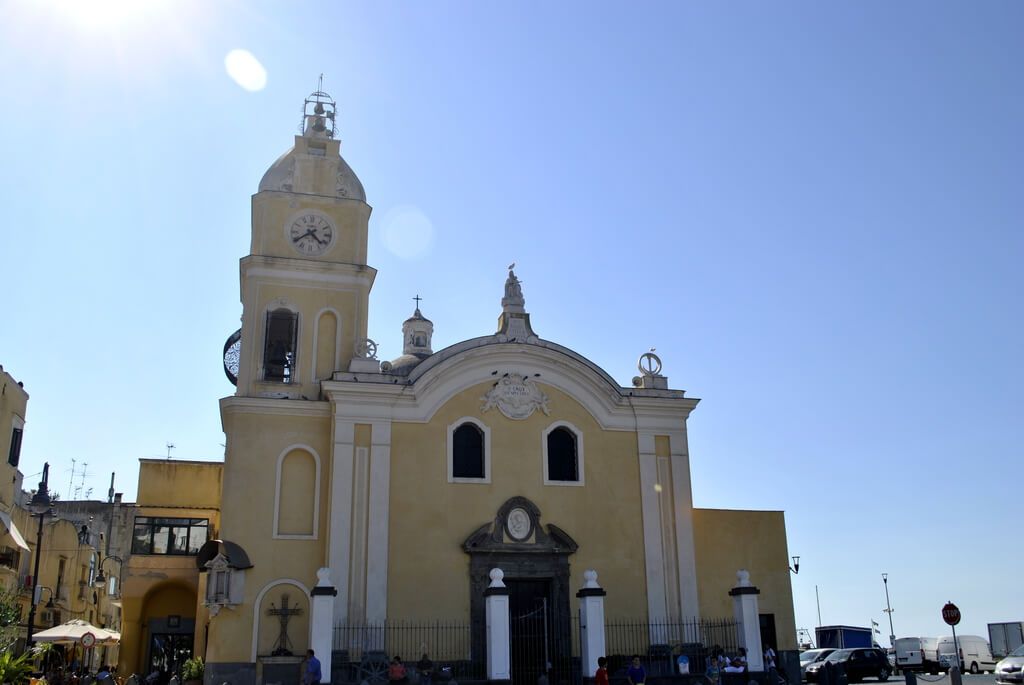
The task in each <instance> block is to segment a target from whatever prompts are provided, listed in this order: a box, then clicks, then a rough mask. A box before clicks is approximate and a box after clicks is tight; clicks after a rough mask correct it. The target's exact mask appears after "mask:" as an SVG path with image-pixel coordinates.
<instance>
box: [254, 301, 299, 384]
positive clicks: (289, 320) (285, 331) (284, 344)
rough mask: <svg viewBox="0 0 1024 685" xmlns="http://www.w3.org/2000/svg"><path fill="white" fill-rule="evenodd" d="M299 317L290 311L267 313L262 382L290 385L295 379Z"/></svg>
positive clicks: (276, 310) (280, 310) (282, 310)
mask: <svg viewBox="0 0 1024 685" xmlns="http://www.w3.org/2000/svg"><path fill="white" fill-rule="evenodd" d="M298 331H299V315H298V314H297V313H295V312H293V311H291V310H290V309H275V310H274V311H272V312H267V333H266V339H265V342H264V345H263V380H265V381H280V382H282V383H290V382H292V381H293V380H294V379H295V361H296V360H295V347H296V344H297V342H298V340H297V337H298Z"/></svg>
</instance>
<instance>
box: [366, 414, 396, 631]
mask: <svg viewBox="0 0 1024 685" xmlns="http://www.w3.org/2000/svg"><path fill="white" fill-rule="evenodd" d="M371 426H372V431H373V432H372V437H371V439H370V520H369V527H368V536H369V537H368V539H367V543H366V620H367V621H372V622H375V623H379V622H381V621H384V620H385V619H386V618H387V615H388V514H389V511H390V508H391V507H390V502H389V495H390V492H391V422H390V421H375V422H373V423H372V424H371Z"/></svg>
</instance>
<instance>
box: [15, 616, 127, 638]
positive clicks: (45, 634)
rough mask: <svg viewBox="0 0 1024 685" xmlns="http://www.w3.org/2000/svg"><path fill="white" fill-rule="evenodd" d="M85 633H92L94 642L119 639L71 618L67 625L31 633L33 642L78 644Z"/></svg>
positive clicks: (107, 632)
mask: <svg viewBox="0 0 1024 685" xmlns="http://www.w3.org/2000/svg"><path fill="white" fill-rule="evenodd" d="M86 633H92V636H93V637H95V638H96V642H116V641H117V640H119V639H120V638H121V636H120V634H117V633H114V632H112V631H109V630H104V629H103V628H97V627H96V626H94V625H93V624H91V623H89V622H88V621H83V620H82V619H79V618H73V619H71V620H70V621H68V622H67V623H61V624H60V625H59V626H54V627H53V628H47V629H46V630H41V631H39V632H38V633H33V634H32V639H33V640H34V641H35V642H79V641H80V640H81V639H82V636H83V635H85V634H86Z"/></svg>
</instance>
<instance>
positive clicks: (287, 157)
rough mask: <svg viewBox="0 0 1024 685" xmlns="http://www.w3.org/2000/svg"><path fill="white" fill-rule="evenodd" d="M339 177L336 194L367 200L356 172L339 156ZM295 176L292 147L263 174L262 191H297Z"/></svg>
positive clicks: (337, 195)
mask: <svg viewBox="0 0 1024 685" xmlns="http://www.w3.org/2000/svg"><path fill="white" fill-rule="evenodd" d="M337 162H338V170H337V179H336V182H335V196H336V197H343V198H347V199H350V200H361V201H363V202H366V191H365V190H363V184H362V182H360V180H359V177H358V176H356V172H354V171H352V167H350V166H349V165H348V162H346V161H345V159H344V158H343V157H340V156H339V157H338V159H337ZM294 178H295V148H294V147H293V148H291V149H290V150H288V151H287V152H285V153H284V154H283V155H281V156H280V157H278V158H277V161H276V162H274V163H273V164H271V165H270V168H269V169H267V173H265V174H263V178H262V179H261V180H260V192H262V191H264V190H281V191H284V192H288V193H290V192H295V188H294V187H293V182H294Z"/></svg>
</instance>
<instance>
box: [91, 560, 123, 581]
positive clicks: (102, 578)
mask: <svg viewBox="0 0 1024 685" xmlns="http://www.w3.org/2000/svg"><path fill="white" fill-rule="evenodd" d="M111 560H113V561H116V562H117V565H118V567H120V566H121V564H123V563H124V562H123V561H122V560H121V557H115V556H113V555H111V556H109V557H104V558H103V561H101V562H100V564H99V566H100V571H99V573H97V574H96V578H94V579H93V584H94V585H95V586H96V587H103V586H104V585H106V583H107V577H106V576H105V575H103V565H104V564H106V563H107V562H108V561H111Z"/></svg>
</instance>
